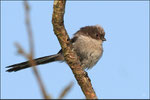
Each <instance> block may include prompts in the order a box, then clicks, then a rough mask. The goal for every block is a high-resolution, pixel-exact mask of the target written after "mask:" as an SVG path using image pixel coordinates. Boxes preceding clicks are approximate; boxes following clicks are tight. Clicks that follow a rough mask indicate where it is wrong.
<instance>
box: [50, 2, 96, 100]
mask: <svg viewBox="0 0 150 100" xmlns="http://www.w3.org/2000/svg"><path fill="white" fill-rule="evenodd" d="M65 4H66V0H55V1H54V4H53V17H52V24H53V27H54V33H55V34H56V36H57V38H58V40H59V43H60V44H61V47H62V50H63V55H64V57H65V60H66V62H67V63H68V65H69V66H70V68H71V70H72V72H73V74H74V76H75V78H76V80H77V82H78V84H79V85H80V87H81V89H82V91H83V93H84V95H85V96H86V98H87V99H97V96H96V94H95V92H94V89H93V88H92V84H91V81H90V79H89V77H88V75H87V73H86V72H85V71H84V70H83V68H82V67H81V66H80V61H79V59H78V57H77V55H76V52H75V51H74V50H73V48H72V44H71V43H70V38H69V36H68V34H67V32H66V29H65V26H64V19H63V18H64V12H65Z"/></svg>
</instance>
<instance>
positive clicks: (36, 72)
mask: <svg viewBox="0 0 150 100" xmlns="http://www.w3.org/2000/svg"><path fill="white" fill-rule="evenodd" d="M24 7H25V16H26V17H25V18H26V20H25V21H26V27H27V32H28V37H29V46H30V54H27V53H25V52H24V51H23V49H22V48H21V46H20V45H18V44H17V45H16V46H17V47H18V49H19V51H20V53H22V54H23V55H24V56H25V57H26V58H27V59H28V60H29V62H30V64H31V65H32V66H33V67H32V68H33V72H34V74H35V77H36V78H37V81H38V83H39V85H40V89H41V91H42V94H43V97H44V98H45V99H50V98H49V96H48V95H47V93H46V90H45V88H44V85H43V82H42V80H41V78H40V75H39V73H38V70H37V68H36V67H35V66H36V63H35V61H34V60H33V56H34V43H33V36H32V29H31V24H30V16H29V12H30V7H29V5H28V2H27V1H24Z"/></svg>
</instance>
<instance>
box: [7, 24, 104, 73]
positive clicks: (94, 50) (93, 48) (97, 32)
mask: <svg viewBox="0 0 150 100" xmlns="http://www.w3.org/2000/svg"><path fill="white" fill-rule="evenodd" d="M70 41H71V43H72V45H73V49H74V50H75V52H76V54H77V56H78V57H79V60H80V62H81V66H82V67H83V68H84V69H90V68H92V67H93V66H94V65H95V64H96V63H97V62H98V60H99V59H100V58H101V56H102V54H103V47H102V43H103V41H106V39H105V32H104V29H103V28H102V27H101V26H99V25H94V26H85V27H82V28H80V30H78V31H77V32H76V33H75V34H74V37H73V38H72V39H71V40H70ZM64 60H65V59H64V56H63V54H62V50H60V51H59V52H58V53H57V54H54V55H49V56H45V57H41V58H37V59H34V61H35V63H36V65H40V64H46V63H50V62H54V61H64ZM29 67H31V65H30V63H29V61H26V62H22V63H18V64H14V65H10V66H7V67H6V68H9V69H8V70H6V71H7V72H13V71H14V72H16V71H19V70H22V69H25V68H29Z"/></svg>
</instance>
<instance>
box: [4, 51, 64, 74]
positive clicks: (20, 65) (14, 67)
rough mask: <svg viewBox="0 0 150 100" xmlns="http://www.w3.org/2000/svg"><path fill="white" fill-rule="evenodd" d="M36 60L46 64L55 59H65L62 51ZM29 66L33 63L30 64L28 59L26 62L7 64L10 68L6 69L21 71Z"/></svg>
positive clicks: (38, 62)
mask: <svg viewBox="0 0 150 100" xmlns="http://www.w3.org/2000/svg"><path fill="white" fill-rule="evenodd" d="M34 60H35V62H36V65H40V64H46V63H49V62H53V61H61V60H63V58H62V55H61V54H60V53H58V54H55V55H50V56H45V57H41V58H37V59H34ZM29 67H31V65H30V64H29V61H26V62H22V63H18V64H14V65H10V66H7V67H6V68H9V69H8V70H6V71H7V72H13V71H14V72H16V71H19V70H22V69H25V68H29Z"/></svg>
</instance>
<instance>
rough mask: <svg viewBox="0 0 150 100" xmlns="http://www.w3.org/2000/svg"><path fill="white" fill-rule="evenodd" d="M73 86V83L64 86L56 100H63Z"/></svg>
mask: <svg viewBox="0 0 150 100" xmlns="http://www.w3.org/2000/svg"><path fill="white" fill-rule="evenodd" d="M73 84H74V83H73V82H70V83H69V85H68V86H66V87H65V88H64V90H63V91H62V92H61V94H60V96H59V97H58V99H63V98H64V97H65V96H66V94H67V93H68V92H69V91H70V89H71V88H72V86H73Z"/></svg>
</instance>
